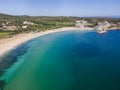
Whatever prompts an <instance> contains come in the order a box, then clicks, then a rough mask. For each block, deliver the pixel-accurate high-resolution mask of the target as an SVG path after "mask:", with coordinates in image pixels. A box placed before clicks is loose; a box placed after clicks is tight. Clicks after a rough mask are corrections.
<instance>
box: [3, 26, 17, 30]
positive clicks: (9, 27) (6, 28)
mask: <svg viewBox="0 0 120 90" xmlns="http://www.w3.org/2000/svg"><path fill="white" fill-rule="evenodd" d="M2 29H3V30H4V31H14V30H18V27H17V26H6V25H4V26H3V27H2Z"/></svg>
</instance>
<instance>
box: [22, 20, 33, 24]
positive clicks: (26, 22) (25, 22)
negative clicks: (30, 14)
mask: <svg viewBox="0 0 120 90" xmlns="http://www.w3.org/2000/svg"><path fill="white" fill-rule="evenodd" d="M23 24H24V25H33V22H28V21H24V22H23Z"/></svg>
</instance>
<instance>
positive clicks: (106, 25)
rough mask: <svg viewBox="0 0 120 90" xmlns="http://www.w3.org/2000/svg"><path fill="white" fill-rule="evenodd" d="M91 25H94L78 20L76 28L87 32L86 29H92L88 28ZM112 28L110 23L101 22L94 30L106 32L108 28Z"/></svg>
mask: <svg viewBox="0 0 120 90" xmlns="http://www.w3.org/2000/svg"><path fill="white" fill-rule="evenodd" d="M89 25H92V24H90V23H88V22H87V21H85V20H77V21H76V27H77V28H79V29H82V30H85V28H86V27H87V28H90V27H88V26H89ZM110 26H111V24H110V23H109V22H108V21H104V22H99V23H98V25H97V26H94V27H93V28H92V29H95V30H98V31H106V30H108V28H109V27H110Z"/></svg>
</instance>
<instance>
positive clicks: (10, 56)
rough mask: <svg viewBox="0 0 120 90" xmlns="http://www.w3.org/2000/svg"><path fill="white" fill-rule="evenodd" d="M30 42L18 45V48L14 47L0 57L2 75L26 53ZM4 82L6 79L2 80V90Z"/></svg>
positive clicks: (0, 83)
mask: <svg viewBox="0 0 120 90" xmlns="http://www.w3.org/2000/svg"><path fill="white" fill-rule="evenodd" d="M28 43H29V42H27V43H24V44H22V45H20V46H18V47H17V48H16V49H13V50H12V51H10V52H9V53H7V54H6V55H4V56H2V57H1V58H0V61H1V62H0V77H1V76H3V75H4V73H5V70H6V69H8V68H10V67H11V66H12V65H13V64H14V63H15V62H17V60H18V58H19V57H20V56H22V55H24V54H25V53H26V52H27V51H28V48H29V45H28ZM4 84H5V81H3V80H2V81H0V90H3V86H4Z"/></svg>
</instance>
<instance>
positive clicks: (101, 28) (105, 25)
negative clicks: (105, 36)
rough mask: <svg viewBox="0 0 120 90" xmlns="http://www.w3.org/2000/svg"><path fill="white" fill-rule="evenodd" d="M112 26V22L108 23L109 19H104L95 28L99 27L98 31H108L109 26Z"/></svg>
mask: <svg viewBox="0 0 120 90" xmlns="http://www.w3.org/2000/svg"><path fill="white" fill-rule="evenodd" d="M110 26H111V24H110V23H108V21H104V22H101V23H99V25H98V26H96V27H95V29H97V30H98V31H106V30H108V28H109V27H110Z"/></svg>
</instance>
